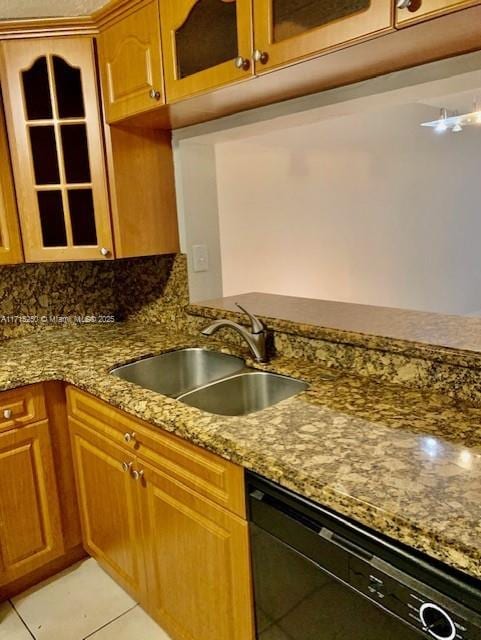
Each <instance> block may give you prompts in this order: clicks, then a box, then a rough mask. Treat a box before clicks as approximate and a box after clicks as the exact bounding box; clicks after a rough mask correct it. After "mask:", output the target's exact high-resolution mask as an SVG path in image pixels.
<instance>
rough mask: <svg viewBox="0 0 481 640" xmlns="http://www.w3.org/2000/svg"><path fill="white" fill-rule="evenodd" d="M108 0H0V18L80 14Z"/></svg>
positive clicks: (90, 10)
mask: <svg viewBox="0 0 481 640" xmlns="http://www.w3.org/2000/svg"><path fill="white" fill-rule="evenodd" d="M107 1H108V0H0V20H11V19H15V18H48V17H51V16H81V15H86V14H89V13H91V12H92V11H95V9H98V8H99V7H101V6H103V5H104V4H107Z"/></svg>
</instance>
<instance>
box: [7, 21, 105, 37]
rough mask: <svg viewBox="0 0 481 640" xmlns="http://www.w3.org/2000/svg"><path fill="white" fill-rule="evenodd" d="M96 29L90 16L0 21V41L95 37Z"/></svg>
mask: <svg viewBox="0 0 481 640" xmlns="http://www.w3.org/2000/svg"><path fill="white" fill-rule="evenodd" d="M97 33H98V27H97V25H96V23H95V20H94V19H93V17H92V16H75V17H59V18H28V19H25V20H0V40H7V39H9V40H10V39H16V38H38V37H40V36H41V37H43V38H48V37H52V36H72V35H89V36H91V35H95V34H97Z"/></svg>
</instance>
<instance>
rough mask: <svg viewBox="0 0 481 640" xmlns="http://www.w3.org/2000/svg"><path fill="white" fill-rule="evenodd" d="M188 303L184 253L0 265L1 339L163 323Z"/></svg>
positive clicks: (173, 316)
mask: <svg viewBox="0 0 481 640" xmlns="http://www.w3.org/2000/svg"><path fill="white" fill-rule="evenodd" d="M187 303H188V292H187V266H186V260H185V257H184V256H182V255H178V256H173V255H168V256H152V257H145V258H132V259H126V260H115V261H109V262H63V263H48V264H47V263H42V264H24V265H18V266H2V267H0V338H9V337H18V336H21V335H25V334H27V333H29V332H32V331H36V330H41V329H45V328H51V327H61V326H65V325H69V324H70V325H71V324H72V323H81V322H91V321H97V322H109V321H111V319H115V320H128V319H130V318H135V319H137V320H148V321H149V322H153V323H161V322H164V321H166V320H168V319H169V318H170V319H171V320H172V319H173V318H175V317H176V316H177V315H178V314H179V312H180V308H181V307H182V306H185V305H186V304H187Z"/></svg>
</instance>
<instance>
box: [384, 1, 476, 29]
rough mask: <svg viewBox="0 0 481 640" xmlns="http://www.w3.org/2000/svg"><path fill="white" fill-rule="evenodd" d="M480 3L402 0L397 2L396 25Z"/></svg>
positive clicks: (405, 24) (408, 23)
mask: <svg viewBox="0 0 481 640" xmlns="http://www.w3.org/2000/svg"><path fill="white" fill-rule="evenodd" d="M477 4H481V2H480V0H404V1H400V2H398V3H397V10H396V26H397V27H403V26H408V25H410V24H412V23H413V22H419V21H420V20H428V19H429V18H435V17H436V16H440V15H443V14H444V13H451V12H452V11H457V10H458V9H466V8H467V7H472V6H474V5H477Z"/></svg>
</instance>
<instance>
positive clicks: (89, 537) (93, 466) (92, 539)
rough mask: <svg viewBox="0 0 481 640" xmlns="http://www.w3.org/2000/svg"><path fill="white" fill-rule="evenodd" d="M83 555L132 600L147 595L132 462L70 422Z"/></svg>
mask: <svg viewBox="0 0 481 640" xmlns="http://www.w3.org/2000/svg"><path fill="white" fill-rule="evenodd" d="M70 433H71V437H72V446H73V455H74V463H75V469H76V474H77V488H78V499H79V505H80V514H81V520H82V530H83V540H84V545H85V549H86V550H87V551H88V552H89V553H90V554H91V555H92V556H94V557H95V558H97V560H99V562H101V564H102V565H103V566H104V567H105V569H107V571H109V573H111V574H112V575H113V576H114V577H115V578H116V580H117V581H118V582H120V584H121V585H122V586H123V587H124V589H126V590H127V591H128V592H129V593H130V594H131V595H132V596H133V597H134V598H136V599H141V596H142V594H143V593H145V591H146V587H145V569H144V559H143V553H142V548H141V540H142V531H141V526H140V513H139V511H140V509H139V495H138V490H137V486H136V485H135V483H134V481H133V480H132V477H131V475H130V473H129V469H130V468H131V465H133V463H134V460H135V457H134V456H131V455H129V454H128V453H126V452H125V451H124V450H123V449H121V448H120V447H117V446H116V445H114V444H112V443H109V441H108V440H107V439H106V438H102V437H100V436H98V435H97V434H95V433H94V432H92V431H91V430H90V429H88V428H87V427H84V426H83V425H81V424H80V423H78V422H76V421H75V420H73V419H72V418H70Z"/></svg>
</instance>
